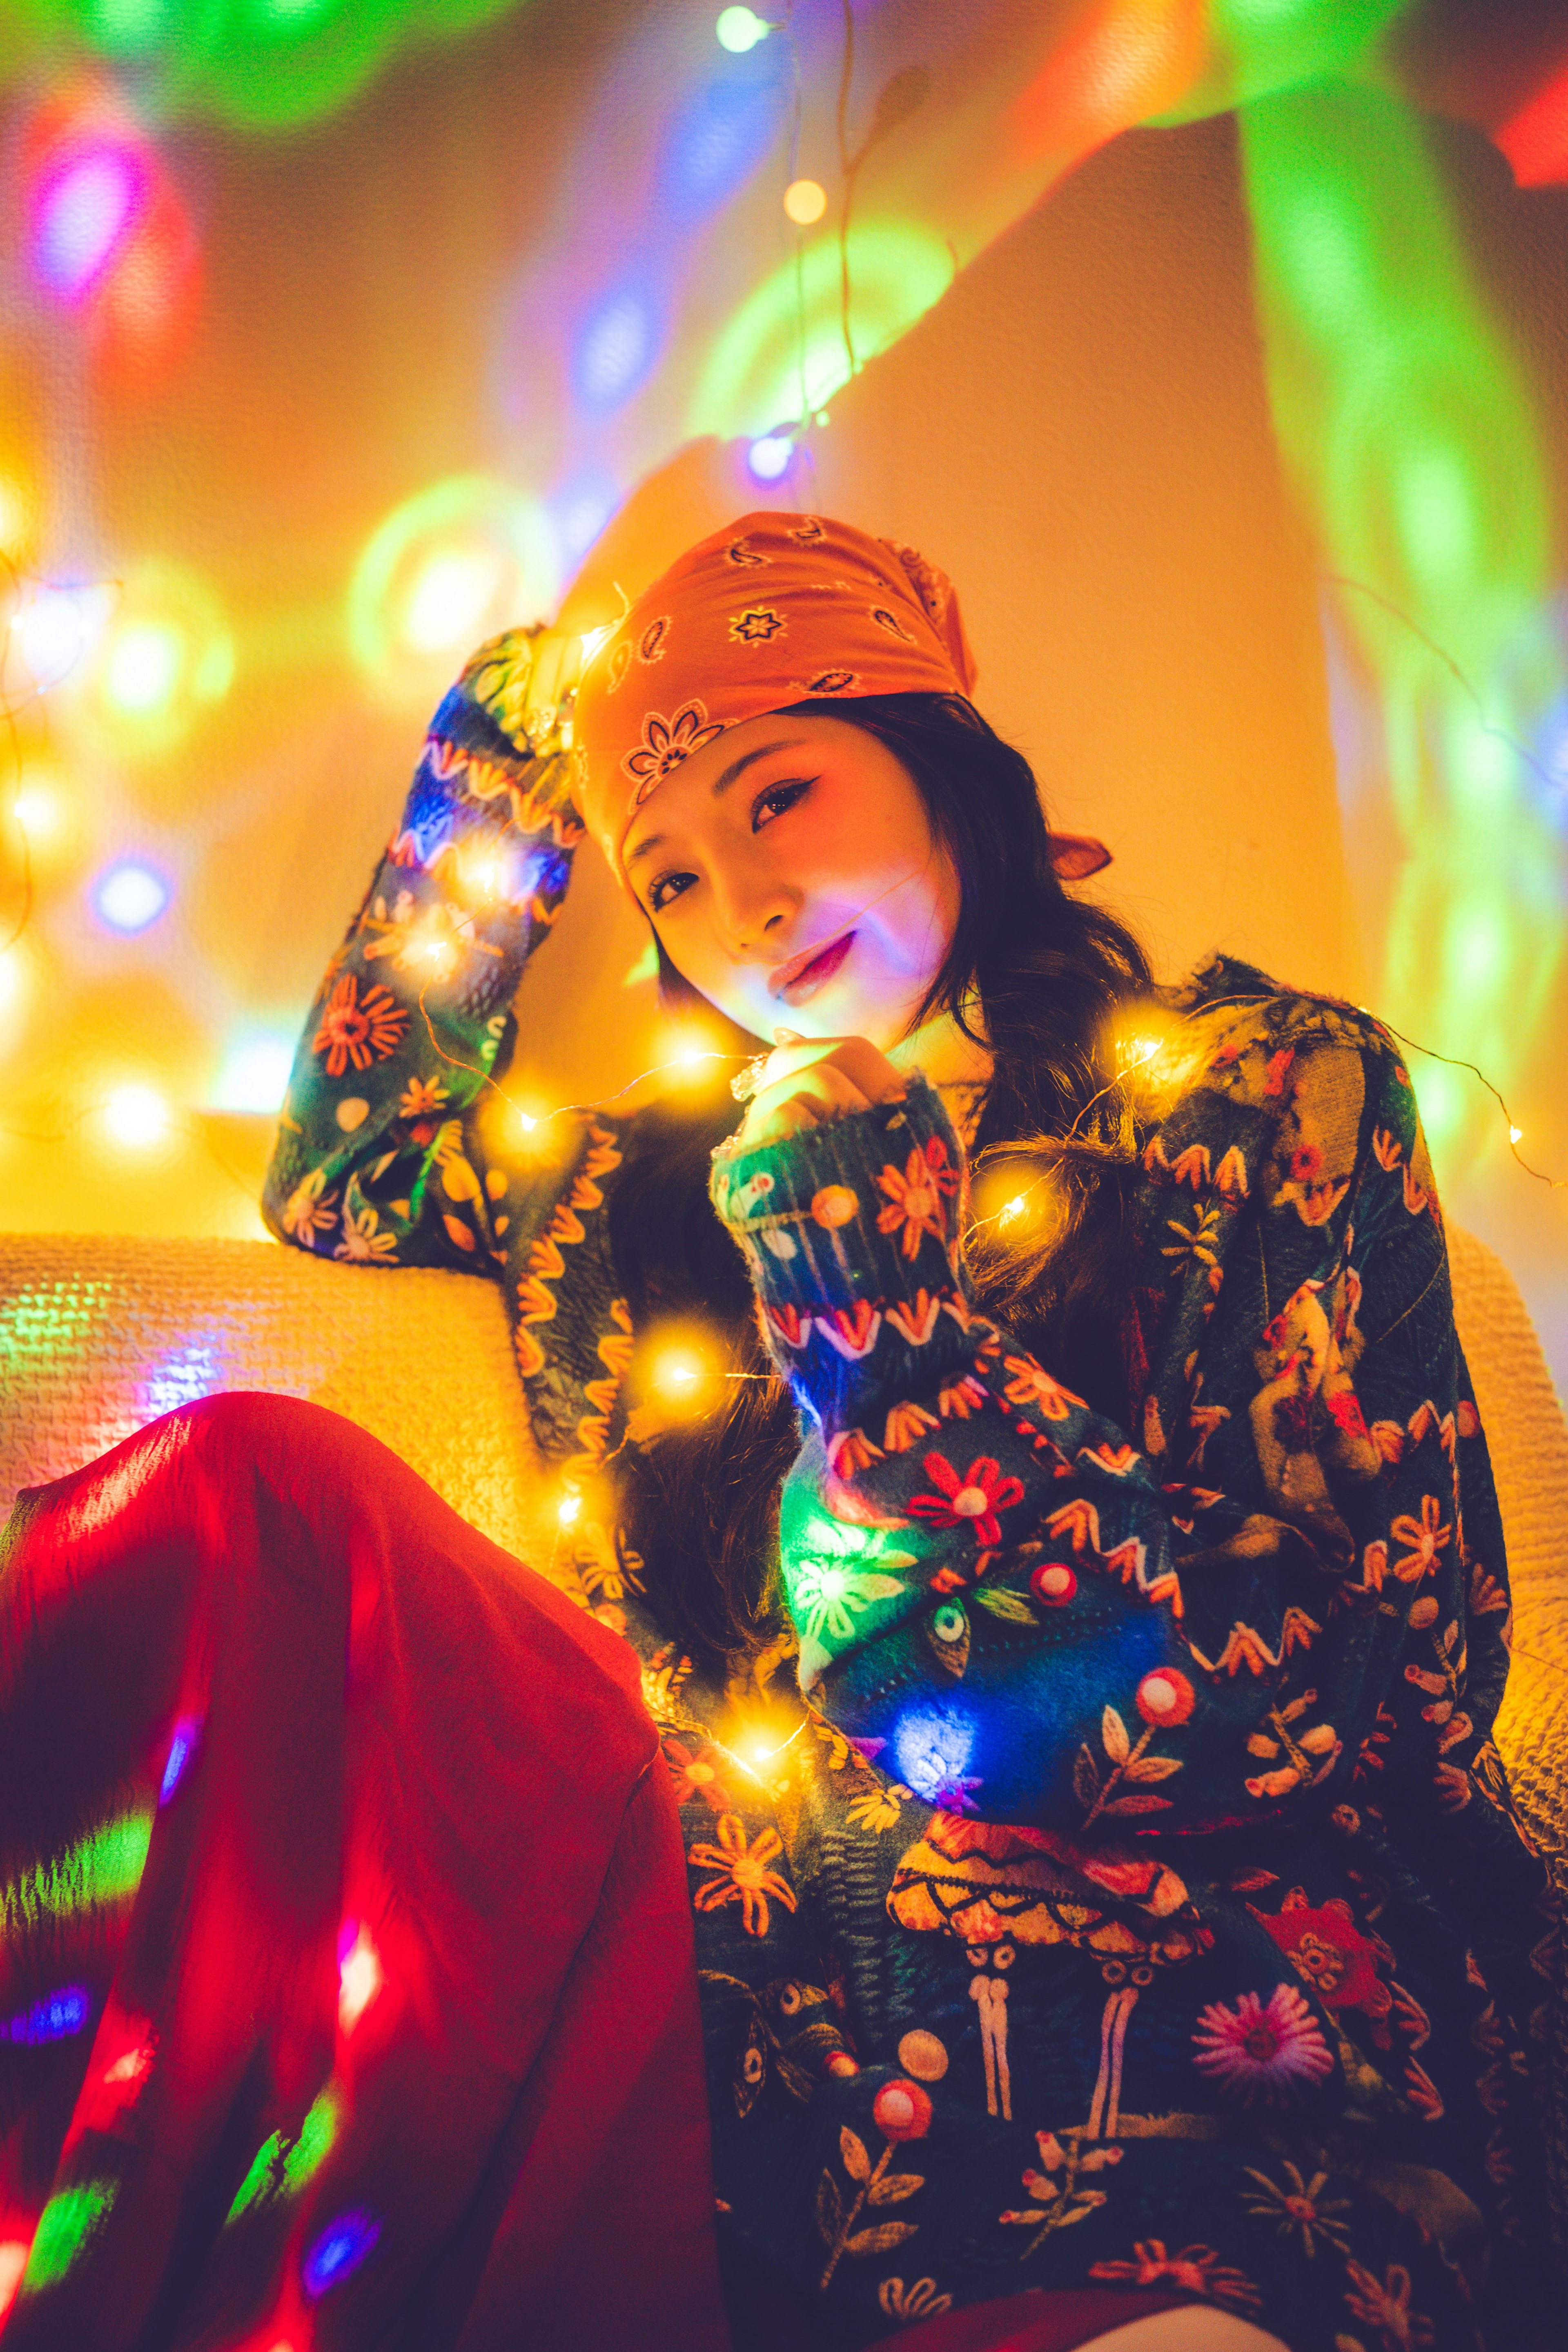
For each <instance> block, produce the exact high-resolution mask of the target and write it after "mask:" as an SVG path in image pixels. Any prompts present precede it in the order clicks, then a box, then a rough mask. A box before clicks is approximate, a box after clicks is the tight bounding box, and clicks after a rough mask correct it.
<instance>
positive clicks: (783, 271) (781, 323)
mask: <svg viewBox="0 0 1568 2352" xmlns="http://www.w3.org/2000/svg"><path fill="white" fill-rule="evenodd" d="M953 269H954V264H953V261H952V257H950V255H949V254H948V252H947V250H946V247H944V246H943V245H941V244H939V243H938V241H937V239H936V237H934V236H931V235H929V234H928V233H927V232H926V231H925V230H924V229H921V228H917V227H915V226H912V225H911V224H910V223H908V222H904V221H878V222H870V221H868V222H867V223H866V224H865V226H863V227H861V228H852V229H851V231H850V330H851V334H852V339H853V342H854V347H855V358H856V361H857V362H860V363H863V362H865V361H866V360H868V359H872V358H873V357H874V356H875V354H876V353H877V352H881V351H885V350H886V348H887V346H888V345H889V344H890V343H893V342H896V341H897V340H898V338H899V336H900V335H902V334H904V332H905V331H906V330H907V329H908V328H910V327H912V326H913V325H914V324H915V320H916V319H919V318H922V317H924V315H925V312H926V311H927V310H930V308H931V306H932V304H933V303H934V302H936V301H937V300H938V299H940V298H941V296H942V295H943V294H945V293H946V290H947V287H948V285H949V283H950V282H951V279H952V277H953ZM840 300H841V285H840V276H839V246H838V239H837V238H836V237H833V236H824V237H821V238H819V239H818V241H817V243H816V244H815V245H812V246H810V247H808V248H807V250H806V252H805V253H804V255H803V256H802V257H801V260H800V273H799V278H797V274H796V265H795V263H794V261H793V260H790V261H787V262H784V263H783V264H782V265H781V266H780V267H779V268H778V269H776V270H775V271H774V273H773V275H772V276H771V278H765V279H764V280H763V282H762V284H761V285H760V286H758V288H756V289H755V290H754V291H753V292H752V293H751V294H749V295H748V296H747V299H746V300H745V301H744V302H743V303H742V304H741V306H740V308H739V310H737V311H736V313H735V315H734V317H733V318H732V319H731V320H729V321H728V323H727V325H726V326H725V327H724V328H723V329H722V330H721V331H720V332H719V334H718V335H717V337H716V340H715V341H714V345H713V349H712V351H711V352H709V355H708V361H707V365H706V368H705V369H704V371H703V376H702V382H701V384H700V385H699V387H698V390H697V394H696V398H695V402H694V404H693V406H692V412H691V416H690V418H689V420H688V425H687V430H688V431H690V432H692V433H718V434H721V435H723V436H726V437H730V436H735V435H737V434H746V435H747V436H751V437H753V438H755V437H756V436H758V434H764V433H770V432H771V431H772V430H773V428H774V427H775V426H776V425H782V424H786V423H788V422H789V421H790V420H791V419H795V418H799V417H801V416H804V415H808V414H810V412H811V411H813V410H815V409H819V408H821V405H822V404H823V402H824V401H826V400H827V399H829V398H830V397H831V394H833V393H835V392H837V391H838V389H839V387H840V385H841V384H842V383H847V382H848V381H849V376H850V362H849V355H848V353H847V352H846V351H845V349H844V339H843V328H842V321H841V316H840Z"/></svg>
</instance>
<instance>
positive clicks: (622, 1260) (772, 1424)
mask: <svg viewBox="0 0 1568 2352" xmlns="http://www.w3.org/2000/svg"><path fill="white" fill-rule="evenodd" d="M795 708H796V709H797V710H799V711H800V712H802V713H806V714H809V715H811V716H820V717H824V718H831V719H841V720H844V721H847V722H848V723H849V724H850V725H852V726H856V727H862V728H864V730H866V732H867V733H868V734H871V735H874V736H875V737H876V738H877V740H879V741H880V742H882V743H883V744H884V745H885V746H886V747H887V749H888V750H889V751H892V752H893V753H894V756H895V757H896V758H897V759H898V760H899V761H902V763H903V765H904V768H905V769H906V770H907V772H908V773H909V774H910V776H911V777H912V778H913V779H914V781H915V785H916V787H917V789H918V790H919V793H920V795H921V798H922V800H923V801H924V803H925V808H926V812H927V814H928V817H929V820H930V823H931V826H932V830H933V832H934V833H935V835H936V838H937V840H938V841H939V843H940V844H941V845H942V847H943V848H944V849H945V850H946V853H947V855H948V856H949V857H950V858H951V859H952V862H953V866H954V868H955V871H956V875H957V877H958V882H959V891H960V896H959V911H958V919H957V923H956V928H955V929H954V933H953V939H952V942H951V945H950V946H949V948H948V951H947V955H946V960H945V961H944V962H943V965H942V968H941V970H940V971H938V972H937V973H936V978H935V979H934V980H933V982H932V984H931V987H930V990H929V992H927V995H926V999H925V1003H924V1005H923V1006H922V1008H921V1012H920V1015H919V1018H920V1019H921V1020H923V1021H924V1020H927V1019H930V1018H931V1017H933V1016H934V1015H936V1014H937V1013H952V1014H953V1015H954V1016H955V1017H956V1019H957V1021H958V1022H959V1023H960V1024H961V1025H963V1026H964V1027H965V1028H966V1029H967V1031H968V1032H969V1034H971V1035H976V1036H980V1037H983V1039H984V1041H985V1043H986V1044H987V1045H988V1047H989V1049H990V1053H991V1056H992V1064H993V1070H992V1076H991V1078H990V1081H989V1083H988V1087H987V1088H986V1091H985V1095H984V1097H983V1100H982V1103H981V1106H980V1110H979V1117H978V1121H977V1129H976V1133H975V1141H974V1147H973V1153H972V1157H973V1159H974V1161H975V1163H976V1165H977V1168H978V1170H979V1171H980V1181H979V1182H978V1183H977V1206H978V1209H979V1211H980V1213H978V1214H977V1218H976V1223H975V1225H974V1227H973V1230H972V1232H971V1234H970V1238H969V1244H968V1255H969V1263H970V1267H971V1271H972V1274H973V1276H974V1278H975V1281H976V1284H977V1289H978V1292H979V1297H980V1300H981V1303H982V1305H983V1306H984V1307H986V1309H987V1310H988V1312H990V1313H992V1314H994V1315H997V1316H998V1317H1000V1318H1003V1319H1005V1320H1006V1321H1007V1322H1008V1323H1009V1325H1010V1327H1011V1328H1012V1329H1013V1330H1014V1331H1016V1332H1017V1333H1018V1335H1019V1338H1020V1339H1023V1340H1025V1342H1026V1343H1027V1344H1028V1345H1029V1346H1030V1348H1031V1349H1033V1350H1034V1351H1035V1352H1036V1353H1037V1354H1040V1355H1041V1356H1042V1357H1043V1358H1044V1360H1046V1361H1047V1362H1048V1363H1049V1364H1050V1365H1051V1369H1052V1370H1057V1371H1059V1372H1060V1373H1061V1376H1062V1377H1063V1378H1064V1379H1066V1380H1068V1381H1070V1383H1071V1385H1073V1386H1075V1387H1077V1388H1078V1389H1079V1391H1080V1392H1081V1393H1082V1394H1085V1395H1087V1396H1089V1397H1090V1398H1091V1400H1092V1402H1095V1403H1097V1404H1099V1405H1100V1406H1101V1407H1102V1408H1103V1410H1105V1411H1107V1412H1111V1413H1112V1414H1113V1415H1114V1416H1115V1417H1116V1418H1118V1419H1122V1418H1124V1417H1125V1412H1126V1400H1125V1395H1124V1387H1123V1381H1122V1376H1121V1372H1120V1350H1119V1347H1118V1345H1117V1327H1118V1323H1119V1317H1120V1307H1121V1303H1122V1291H1123V1283H1122V1279H1121V1265H1122V1261H1123V1251H1122V1248H1121V1245H1120V1244H1121V1235H1122V1221H1123V1217H1124V1209H1125V1202H1126V1196H1127V1188H1128V1181H1129V1175H1130V1171H1131V1169H1132V1166H1133V1164H1134V1159H1135V1152H1136V1147H1137V1142H1138V1137H1137V1132H1136V1129H1135V1126H1134V1117H1133V1111H1132V1107H1131V1104H1130V1101H1129V1098H1128V1097H1127V1094H1126V1092H1125V1090H1124V1087H1122V1085H1121V1083H1120V1082H1119V1080H1118V1077H1117V1073H1116V1056H1115V1052H1114V1048H1113V1043H1112V1037H1111V1032H1112V1030H1113V1026H1114V1025H1115V1024H1116V1020H1117V1016H1118V1014H1119V1013H1124V1012H1125V1011H1126V1009H1127V1008H1128V1007H1129V1006H1130V1005H1131V1004H1133V1003H1135V1002H1136V1001H1137V1000H1138V999H1139V998H1141V997H1145V996H1147V995H1148V994H1149V992H1151V989H1152V984H1153V983H1152V980H1151V976H1150V972H1149V967H1148V964H1147V961H1146V960H1145V955H1144V952H1143V950H1142V949H1141V948H1140V947H1139V945H1138V943H1137V941H1136V940H1134V937H1133V935H1132V933H1131V932H1130V931H1129V930H1128V929H1126V927H1125V926H1124V924H1123V923H1121V922H1119V921H1118V920H1117V919H1116V918H1115V917H1114V916H1113V915H1112V914H1110V913H1109V912H1108V911H1107V910H1106V909H1105V908H1103V907H1097V906H1094V905H1092V904H1091V903H1090V902H1089V901H1087V900H1085V899H1082V898H1073V897H1071V896H1070V895H1069V893H1068V892H1067V891H1066V890H1064V889H1063V887H1062V885H1061V881H1060V879H1059V878H1058V877H1057V874H1056V871H1055V868H1054V866H1052V864H1051V845H1050V839H1049V836H1048V833H1047V829H1046V823H1045V815H1044V812H1043V809H1042V807H1041V803H1040V791H1039V787H1038V785H1037V784H1036V782H1035V778H1034V773H1033V772H1032V770H1031V769H1030V764H1029V762H1028V761H1027V760H1025V759H1024V757H1023V755H1022V753H1021V752H1019V751H1015V750H1014V749H1013V748H1012V746H1011V745H1010V744H1008V743H1005V742H1003V741H1002V740H1001V738H1000V737H999V736H998V735H997V734H996V733H995V732H994V731H993V730H992V729H991V728H989V727H988V725H987V724H986V722H985V720H984V719H982V718H981V717H980V716H979V714H978V712H977V711H976V710H975V709H973V707H972V706H971V705H970V704H969V703H967V702H965V701H963V700H961V699H960V698H958V697H956V696H953V697H948V696H944V695H924V694H901V695H883V696H864V697H862V698H856V699H853V700H849V701H842V702H838V701H814V702H803V703H800V704H798V705H796V706H795ZM660 982H661V994H662V998H663V1000H664V1003H665V1004H666V1005H668V1006H670V1007H672V1008H675V1009H681V1010H686V1009H690V1008H694V1007H698V1006H700V1007H702V1008H703V1010H704V1012H705V1013H710V1010H711V1009H710V1008H708V1007H707V1006H706V1000H704V999H703V998H701V997H700V996H699V995H698V994H697V992H695V990H694V989H692V988H691V987H690V985H689V984H688V983H687V982H685V980H684V979H683V978H682V976H681V974H680V973H679V972H678V971H676V970H675V968H674V965H673V964H671V963H670V962H669V961H668V959H667V958H666V957H665V956H664V952H663V950H662V949H661V950H660ZM737 1042H738V1039H737ZM739 1116H740V1114H739V1111H738V1109H737V1108H736V1107H735V1106H734V1105H733V1104H732V1103H730V1102H728V1101H726V1102H725V1103H724V1104H723V1105H722V1106H709V1107H706V1108H702V1109H698V1110H695V1111H693V1110H685V1111H677V1110H675V1109H674V1108H669V1107H661V1108H659V1109H658V1110H657V1111H654V1112H645V1113H644V1114H643V1117H642V1118H640V1119H639V1120H638V1121H637V1122H636V1124H635V1127H634V1128H633V1129H632V1132H631V1135H630V1138H629V1143H628V1150H627V1155H626V1160H625V1164H624V1166H623V1168H622V1171H621V1175H620V1177H619V1179H618V1181H617V1183H616V1186H615V1188H614V1191H613V1192H612V1198H611V1209H610V1229H611V1245H612V1253H613V1255H614V1260H615V1265H616V1271H617V1276H618V1278H619V1280H620V1283H621V1286H622V1289H623V1291H624V1293H625V1295H626V1297H627V1299H628V1301H629V1303H630V1306H631V1309H632V1320H633V1323H634V1324H635V1325H636V1326H637V1327H638V1328H643V1326H644V1325H646V1324H647V1323H649V1322H659V1321H662V1320H664V1319H665V1318H674V1320H676V1321H678V1320H680V1319H681V1318H700V1319H701V1321H702V1323H703V1325H704V1327H705V1328H706V1330H707V1331H708V1332H709V1333H711V1334H713V1335H714V1339H715V1341H716V1345H717V1346H718V1348H719V1349H720V1352H721V1353H722V1354H723V1356H724V1359H725V1360H724V1362H723V1364H722V1366H720V1367H719V1368H718V1369H719V1370H720V1372H721V1373H722V1375H723V1378H722V1381H716V1388H715V1392H716V1394H722V1400H723V1401H722V1402H719V1403H718V1404H717V1405H716V1408H715V1410H713V1411H712V1412H709V1413H707V1414H706V1415H704V1416H701V1417H699V1418H697V1419H695V1420H693V1421H690V1422H687V1423H682V1424H680V1425H678V1426H676V1427H674V1428H672V1429H668V1430H665V1431H664V1433H661V1434H660V1435H658V1436H656V1437H652V1438H650V1439H648V1440H646V1441H645V1442H643V1443H642V1444H629V1445H628V1446H627V1447H626V1449H625V1450H624V1452H623V1454H622V1457H621V1459H622V1463H623V1464H624V1465H625V1469H624V1475H623V1477H622V1486H621V1498H620V1499H621V1512H622V1525H623V1528H624V1530H625V1534H626V1537H627V1539H628V1541H629V1542H630V1543H631V1544H632V1547H633V1548H634V1549H636V1550H637V1551H638V1552H640V1553H641V1554H642V1556H643V1561H644V1563H645V1567H646V1575H647V1587H648V1597H649V1601H650V1604H651V1606H652V1607H653V1611H654V1612H655V1614H656V1615H657V1616H658V1617H659V1618H660V1620H661V1622H663V1623H664V1625H665V1626H667V1628H668V1630H669V1632H670V1633H671V1634H672V1635H674V1637H675V1638H676V1639H677V1640H679V1641H680V1642H681V1643H683V1645H684V1646H685V1648H686V1649H687V1651H688V1652H689V1653H690V1654H691V1655H692V1657H693V1659H694V1660H695V1663H696V1664H697V1665H698V1666H699V1667H700V1668H703V1669H705V1670H706V1671H707V1672H709V1673H710V1674H722V1673H724V1672H727V1671H728V1670H729V1669H731V1668H732V1667H733V1666H734V1665H735V1664H737V1662H738V1661H740V1660H742V1659H744V1658H746V1657H747V1655H748V1654H756V1653H758V1651H759V1650H761V1649H763V1648H764V1647H766V1645H767V1644H768V1642H769V1640H770V1639H771V1638H772V1637H773V1636H774V1634H775V1633H777V1631H778V1625H779V1613H778V1601H777V1591H776V1580H775V1570H776V1554H777V1511H778V1493H779V1482H780V1481H781V1479H782V1477H783V1475H784V1473H785V1471H786V1470H787V1469H788V1468H789V1463H790V1462H791V1460H792V1459H793V1457H794V1454H795V1452H796V1449H797V1446H798V1444H799V1436H798V1432H797V1427H796V1421H795V1412H794V1406H793V1403H792V1401H791V1399H790V1396H789V1391H788V1389H787V1388H786V1387H785V1385H784V1383H783V1382H782V1381H779V1380H778V1379H777V1378H775V1377H774V1376H773V1375H772V1373H771V1371H770V1369H769V1366H768V1359H767V1356H766V1354H765V1353H764V1351H763V1349H762V1345H761V1341H760V1339H759V1338H758V1330H757V1323H756V1317H755V1312H754V1307H753V1299H752V1293H751V1286H750V1282H749V1280H748V1278H747V1274H746V1270H745V1267H744V1265H743V1264H742V1262H741V1258H740V1255H739V1253H738V1251H737V1249H736V1248H735V1246H734V1244H732V1243H731V1241H730V1240H729V1237H728V1235H727V1234H726V1233H725V1232H724V1231H723V1229H722V1227H721V1226H720V1225H719V1223H718V1222H717V1220H716V1217H715V1216H714V1214H713V1212H712V1209H711V1207H710V1206H709V1203H708V1200H707V1176H708V1156H709V1154H710V1152H711V1151H712V1150H713V1148H714V1146H715V1144H716V1143H717V1142H718V1141H719V1140H720V1139H722V1138H723V1137H724V1136H725V1135H726V1134H727V1133H729V1132H731V1131H732V1130H733V1129H734V1127H735V1126H736V1125H737V1122H738V1118H739ZM988 1171H997V1172H998V1176H999V1179H1000V1183H999V1186H998V1184H996V1183H991V1184H990V1197H991V1198H992V1199H993V1200H996V1199H999V1198H1000V1197H1001V1196H1002V1195H1004V1194H1005V1195H1006V1196H1007V1197H1008V1198H1010V1199H1014V1200H1022V1201H1024V1202H1027V1203H1029V1204H1030V1206H1029V1208H1028V1209H1027V1211H1026V1212H1024V1213H1019V1214H1018V1215H1017V1216H1016V1217H1015V1218H1014V1219H1013V1220H1012V1221H1011V1223H1012V1226H1013V1230H1008V1229H1007V1226H1006V1225H1005V1224H1004V1223H1003V1222H1002V1221H1001V1220H1000V1219H999V1217H998V1213H995V1212H993V1213H990V1214H986V1213H984V1210H985V1203H986V1199H987V1192H988Z"/></svg>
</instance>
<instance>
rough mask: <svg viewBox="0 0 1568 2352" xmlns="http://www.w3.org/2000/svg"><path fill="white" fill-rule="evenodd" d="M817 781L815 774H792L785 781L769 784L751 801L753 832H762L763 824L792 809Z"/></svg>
mask: <svg viewBox="0 0 1568 2352" xmlns="http://www.w3.org/2000/svg"><path fill="white" fill-rule="evenodd" d="M816 781H817V780H816V778H815V777H814V776H790V777H789V778H788V780H787V781H786V782H783V783H781V784H769V785H768V788H767V790H766V792H760V793H758V795H757V798H756V799H755V800H754V801H753V802H752V803H751V830H752V832H753V833H760V832H761V831H762V828H763V826H764V825H765V824H771V823H772V821H773V819H774V818H775V817H776V816H782V815H783V814H784V812H785V810H786V809H792V808H793V807H794V805H795V803H796V802H797V801H799V800H803V799H804V798H805V796H806V794H807V793H809V792H810V789H811V786H812V785H813V784H814V783H815V782H816ZM765 812H766V814H765Z"/></svg>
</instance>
